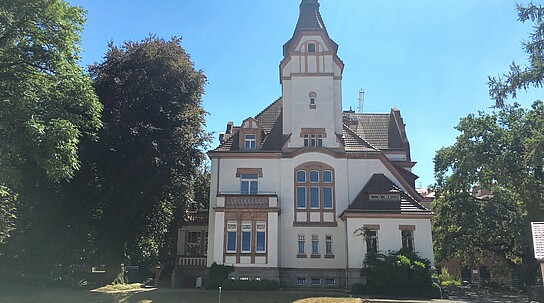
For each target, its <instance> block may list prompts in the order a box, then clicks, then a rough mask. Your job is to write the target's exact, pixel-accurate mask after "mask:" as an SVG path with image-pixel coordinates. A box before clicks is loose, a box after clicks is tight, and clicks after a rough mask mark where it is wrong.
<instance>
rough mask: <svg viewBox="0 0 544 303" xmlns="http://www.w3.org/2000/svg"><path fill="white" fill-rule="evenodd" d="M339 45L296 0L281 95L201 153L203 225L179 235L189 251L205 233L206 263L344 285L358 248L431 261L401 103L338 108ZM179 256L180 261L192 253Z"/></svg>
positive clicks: (286, 283) (312, 7) (314, 6)
mask: <svg viewBox="0 0 544 303" xmlns="http://www.w3.org/2000/svg"><path fill="white" fill-rule="evenodd" d="M337 50H338V45H337V44H336V43H335V42H334V41H333V40H332V39H331V38H330V37H329V35H328V33H327V29H326V27H325V25H324V23H323V20H322V18H321V15H320V12H319V3H318V1H317V0H302V2H301V4H300V15H299V18H298V22H297V24H296V27H295V31H294V34H293V36H292V38H291V39H290V40H289V41H287V43H285V44H284V46H283V55H284V58H283V60H282V61H281V63H280V82H281V85H282V95H281V97H280V98H278V99H277V100H275V101H273V102H272V103H271V104H270V105H268V106H267V107H266V108H265V109H263V110H262V112H260V113H259V114H257V115H256V116H254V117H248V118H247V119H245V120H244V121H241V124H240V125H235V124H234V123H232V122H229V123H228V124H227V128H226V132H225V133H224V134H221V136H220V145H219V147H217V148H216V149H214V150H212V151H210V152H209V157H210V159H211V163H212V170H211V190H210V203H209V224H208V228H207V231H205V230H204V229H199V228H197V227H194V229H195V231H192V230H189V229H190V228H192V227H187V228H186V230H184V235H185V238H184V239H183V241H182V240H180V242H179V243H180V246H182V247H184V246H185V248H183V249H188V246H187V245H189V244H190V243H192V242H195V243H196V242H199V243H202V239H203V238H204V237H205V235H208V247H207V254H206V258H207V263H206V264H207V266H208V267H209V266H211V265H212V264H213V263H214V262H216V263H218V264H228V265H234V266H235V268H236V270H235V272H234V273H233V276H232V277H233V278H235V279H243V280H248V279H272V280H277V281H279V282H280V286H281V287H316V288H319V287H331V288H344V287H349V286H351V285H352V284H354V283H357V282H363V283H364V277H361V267H362V266H363V259H364V257H365V254H366V253H373V252H386V251H388V250H399V249H401V248H404V249H411V250H414V251H416V252H418V253H419V255H421V256H422V257H425V258H428V259H429V260H430V261H431V262H432V261H433V259H434V257H433V249H432V240H431V217H432V212H431V211H429V210H428V209H427V208H425V207H424V206H422V205H421V204H420V203H419V202H418V201H420V200H421V199H422V197H421V196H420V195H419V194H418V193H417V192H416V190H415V188H414V187H415V186H414V184H415V180H416V178H417V176H416V175H414V174H413V173H412V172H411V169H412V167H413V166H414V164H415V162H413V161H412V159H411V157H410V145H409V143H408V138H407V136H406V132H405V124H404V121H403V119H402V117H401V114H400V111H399V110H398V109H391V110H390V111H389V112H387V113H380V114H370V113H357V112H354V111H352V110H349V111H343V110H342V71H343V69H344V63H343V62H342V60H340V58H339V57H338V56H337ZM384 80H386V79H384ZM362 228H364V229H366V232H365V235H366V236H365V237H363V236H360V235H357V234H358V231H360V230H361V229H362ZM193 232H195V233H197V234H191V235H189V234H190V233H193ZM206 232H207V233H206ZM198 235H199V236H200V238H199V239H200V240H199V241H197V240H196V239H197V237H198ZM193 238H194V239H193ZM191 239H193V240H194V241H193V240H191ZM202 245H203V244H200V255H199V257H200V258H202V256H204V254H205V252H204V251H203V250H202ZM183 249H181V251H179V253H183V252H184V251H183ZM185 254H186V255H187V256H180V257H179V258H178V266H181V262H191V261H187V260H189V259H190V256H188V253H185ZM194 262H197V261H194ZM201 266H202V265H201ZM181 267H182V266H181ZM181 269H183V268H181Z"/></svg>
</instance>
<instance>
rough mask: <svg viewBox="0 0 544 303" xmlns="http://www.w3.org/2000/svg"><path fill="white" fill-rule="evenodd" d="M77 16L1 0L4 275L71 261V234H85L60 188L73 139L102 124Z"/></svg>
mask: <svg viewBox="0 0 544 303" xmlns="http://www.w3.org/2000/svg"><path fill="white" fill-rule="evenodd" d="M84 23H85V18H84V11H83V10H82V9H81V8H78V7H72V6H69V5H68V4H67V3H66V2H65V1H63V0H39V1H38V0H10V1H6V0H0V25H1V26H0V245H1V246H0V263H1V264H0V271H2V272H1V273H0V276H2V278H6V279H8V280H9V279H12V278H13V277H14V276H16V273H24V274H25V276H27V277H28V276H29V273H31V272H32V273H37V274H43V275H49V274H50V272H51V268H52V267H53V266H55V265H58V264H60V263H64V261H68V262H73V261H74V258H77V254H74V253H73V251H72V248H73V247H75V245H71V243H72V242H73V241H72V240H77V241H79V239H80V236H81V235H85V234H86V233H85V232H81V231H80V230H79V229H78V228H77V227H78V226H79V224H80V222H78V219H80V218H81V216H79V214H78V213H79V210H80V209H82V208H81V207H80V205H79V204H77V203H76V202H77V201H78V200H77V199H73V200H72V201H70V203H67V202H69V201H67V200H66V199H64V197H62V195H60V194H59V193H60V192H59V189H60V187H61V186H62V184H64V183H65V182H64V181H66V180H69V179H71V178H73V177H74V174H75V173H76V171H77V170H78V169H79V168H80V165H81V162H80V147H81V144H80V141H81V140H94V139H95V138H96V133H97V131H98V129H99V128H100V127H101V121H100V113H101V110H102V106H101V104H100V103H99V102H98V98H97V96H96V94H95V93H94V89H93V87H92V81H91V78H90V77H89V75H87V74H85V73H84V72H83V69H82V68H81V67H79V66H78V60H79V43H80V37H79V34H80V32H81V30H82V28H83V25H84ZM76 230H78V231H77V232H76ZM72 236H73V237H72ZM82 238H83V239H85V237H84V236H83V237H82ZM19 265H22V266H23V267H25V268H26V269H29V270H28V271H25V270H24V269H23V268H20V267H19Z"/></svg>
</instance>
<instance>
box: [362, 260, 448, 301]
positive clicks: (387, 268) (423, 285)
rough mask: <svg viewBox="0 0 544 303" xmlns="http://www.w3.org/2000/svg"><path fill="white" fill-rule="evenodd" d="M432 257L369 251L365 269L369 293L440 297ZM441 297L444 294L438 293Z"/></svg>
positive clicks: (366, 288) (367, 291)
mask: <svg viewBox="0 0 544 303" xmlns="http://www.w3.org/2000/svg"><path fill="white" fill-rule="evenodd" d="M429 264H430V263H429V260H427V259H422V258H420V257H418V256H417V254H415V253H406V252H401V251H399V252H389V253H387V254H385V255H380V254H376V255H373V254H368V255H367V257H366V258H365V261H364V267H363V269H362V273H363V275H365V276H366V279H367V284H366V285H365V292H366V293H372V294H381V295H394V296H410V297H425V298H432V297H436V293H435V291H434V289H433V282H432V279H431V272H430V266H429ZM438 297H440V296H438Z"/></svg>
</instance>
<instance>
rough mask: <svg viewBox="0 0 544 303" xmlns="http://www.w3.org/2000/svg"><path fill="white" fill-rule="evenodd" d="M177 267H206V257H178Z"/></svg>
mask: <svg viewBox="0 0 544 303" xmlns="http://www.w3.org/2000/svg"><path fill="white" fill-rule="evenodd" d="M178 266H183V267H206V257H185V256H178Z"/></svg>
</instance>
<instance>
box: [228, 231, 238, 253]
mask: <svg viewBox="0 0 544 303" xmlns="http://www.w3.org/2000/svg"><path fill="white" fill-rule="evenodd" d="M235 251H236V232H235V231H229V232H228V233H227V252H235Z"/></svg>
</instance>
